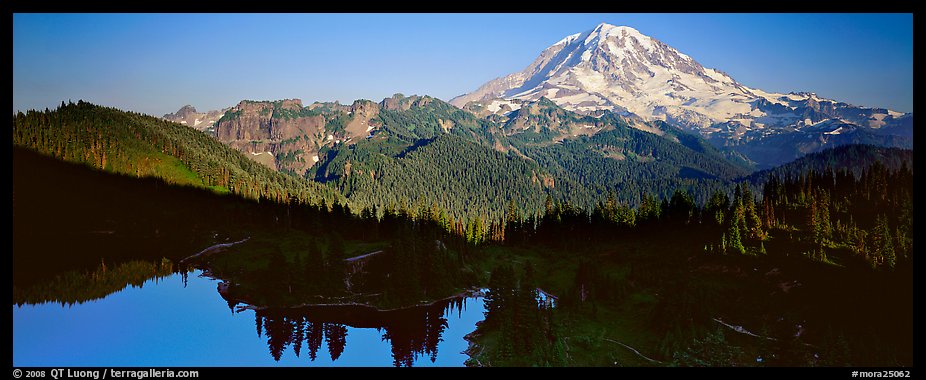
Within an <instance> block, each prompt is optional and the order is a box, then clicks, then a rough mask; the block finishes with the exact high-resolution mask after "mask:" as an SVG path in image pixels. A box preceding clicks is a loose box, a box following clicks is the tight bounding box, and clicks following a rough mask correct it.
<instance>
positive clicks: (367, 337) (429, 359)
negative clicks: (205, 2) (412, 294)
mask: <svg viewBox="0 0 926 380" xmlns="http://www.w3.org/2000/svg"><path fill="white" fill-rule="evenodd" d="M200 274H201V272H200V271H198V270H197V271H194V272H191V273H190V274H189V276H188V277H187V276H184V275H181V274H172V275H168V276H166V277H160V278H154V279H150V280H148V281H146V282H144V283H143V284H142V285H141V286H140V287H134V286H130V287H126V288H124V289H122V290H119V291H116V292H114V293H112V294H109V295H107V296H105V297H103V298H100V299H96V300H92V301H87V302H83V303H79V304H70V305H62V304H60V303H54V302H46V303H40V304H28V303H27V304H24V305H21V306H17V305H13V365H14V366H146V365H153V366H254V365H258V366H262V365H284V366H329V365H334V366H393V365H395V366H435V365H436V366H462V365H463V362H464V361H465V360H466V359H467V356H466V355H465V354H463V353H462V352H463V351H464V350H465V349H466V347H467V342H466V341H465V340H464V339H463V337H464V336H465V335H466V334H468V333H470V332H472V331H473V330H475V324H476V322H478V321H480V320H481V319H482V317H483V312H484V310H485V309H484V304H483V300H482V298H481V297H469V298H464V297H460V298H455V299H449V300H445V301H440V302H437V303H435V304H432V305H430V306H422V307H414V308H407V309H401V310H392V311H377V310H375V309H370V308H365V307H360V306H337V307H332V306H327V307H304V308H299V309H263V310H256V311H255V310H251V309H246V308H241V307H235V308H233V310H237V312H232V313H230V312H229V304H228V302H227V301H226V300H224V299H223V298H222V297H220V295H219V294H218V293H217V291H216V289H217V284H218V282H217V281H216V280H213V279H210V278H207V277H202V276H200ZM185 277H186V278H185ZM255 325H256V326H255ZM255 327H256V330H257V331H256V334H255ZM268 351H269V352H268Z"/></svg>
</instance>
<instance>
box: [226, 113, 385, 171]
mask: <svg viewBox="0 0 926 380" xmlns="http://www.w3.org/2000/svg"><path fill="white" fill-rule="evenodd" d="M379 110H380V107H379V105H378V104H376V103H373V102H370V101H356V102H354V103H353V104H352V105H350V106H345V105H340V104H337V103H314V104H312V105H310V106H308V107H304V106H303V104H302V101H301V100H299V99H285V100H279V101H250V100H244V101H241V102H240V103H238V105H236V106H235V107H233V108H231V109H230V110H229V111H228V112H226V114H225V115H224V116H223V117H222V118H221V119H220V120H219V121H218V122H217V123H216V126H215V137H216V138H217V139H218V140H219V141H222V142H224V143H226V144H228V145H230V146H232V147H234V148H236V149H238V150H240V151H242V152H244V153H248V156H249V157H251V158H253V159H255V160H256V161H258V162H260V163H262V164H264V165H267V166H269V167H273V168H276V169H280V170H286V171H292V172H294V173H296V174H298V175H303V174H304V173H305V171H306V170H307V169H309V168H311V167H312V166H313V165H314V164H315V163H316V162H317V159H318V151H319V149H321V148H322V147H323V146H326V145H331V144H336V143H342V142H343V143H347V144H351V143H354V142H357V141H359V140H361V139H362V138H363V137H365V136H368V135H369V134H370V129H371V128H372V127H371V125H370V122H371V119H373V118H375V117H376V116H377V115H378V114H379ZM268 152H269V153H270V155H267V153H268ZM268 156H272V158H271V157H268Z"/></svg>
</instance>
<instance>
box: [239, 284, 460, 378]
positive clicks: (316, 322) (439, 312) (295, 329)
mask: <svg viewBox="0 0 926 380" xmlns="http://www.w3.org/2000/svg"><path fill="white" fill-rule="evenodd" d="M470 304H472V302H470ZM464 311H466V298H463V297H459V298H453V299H448V300H443V301H439V302H435V303H434V304H431V305H428V306H419V307H412V308H405V309H400V310H391V311H378V310H376V309H373V308H370V307H365V306H310V307H302V308H298V309H266V310H257V311H256V312H255V322H256V325H257V334H258V335H259V336H264V337H266V339H267V346H268V347H269V349H270V355H271V356H273V358H274V360H280V357H281V356H282V355H283V353H284V351H286V350H287V349H288V348H291V349H292V351H293V353H294V354H295V355H296V356H297V357H299V356H300V354H301V351H302V350H307V351H308V352H307V353H305V354H306V355H308V357H309V359H310V360H311V361H315V360H316V358H317V355H318V350H319V348H320V347H321V345H322V342H324V343H326V345H327V346H328V354H329V356H330V358H331V360H332V361H337V360H338V358H339V357H340V356H341V354H342V353H343V351H344V348H345V346H346V345H347V341H348V339H349V338H352V337H351V336H350V333H349V330H348V329H375V330H376V331H377V332H378V333H380V334H381V337H382V338H381V340H382V341H384V342H389V343H390V345H391V351H392V359H393V363H392V364H393V365H395V366H406V367H407V366H412V365H414V364H415V363H416V362H417V361H418V360H419V358H422V357H424V358H427V359H428V360H429V361H431V362H436V360H437V357H438V352H439V351H438V345H439V344H440V343H441V341H443V334H444V332H445V330H446V329H447V328H448V326H449V324H448V317H450V318H454V317H455V316H456V317H457V318H460V316H461V315H462V313H463V312H464Z"/></svg>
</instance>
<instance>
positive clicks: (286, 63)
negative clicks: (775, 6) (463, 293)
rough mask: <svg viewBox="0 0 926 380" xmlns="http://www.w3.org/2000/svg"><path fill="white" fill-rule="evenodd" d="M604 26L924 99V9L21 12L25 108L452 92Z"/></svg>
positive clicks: (807, 82) (733, 61)
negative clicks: (918, 23) (916, 25)
mask: <svg viewBox="0 0 926 380" xmlns="http://www.w3.org/2000/svg"><path fill="white" fill-rule="evenodd" d="M600 22H607V23H610V24H614V25H628V26H631V27H634V28H636V29H638V30H639V31H640V32H642V33H643V34H647V35H650V36H652V37H655V38H657V39H659V40H661V41H663V42H665V43H667V44H669V45H670V46H673V47H675V48H676V49H678V50H680V51H681V52H683V53H685V54H688V55H690V56H691V57H692V58H694V59H695V60H697V61H699V62H700V63H701V64H703V65H704V66H707V67H713V68H717V69H720V70H722V71H724V72H726V73H728V74H730V75H731V76H732V77H733V78H734V79H736V80H737V81H739V82H740V83H742V84H744V85H746V86H750V87H755V88H760V89H763V90H766V91H776V92H788V91H813V92H816V93H818V94H819V95H820V96H823V97H827V98H833V99H836V100H840V101H845V102H849V103H853V104H857V105H862V106H875V107H888V108H892V109H895V110H898V111H902V112H909V111H912V108H913V16H912V15H911V14H284V15H276V14H101V15H97V14H66V15H56V14H15V15H14V16H13V111H14V112H15V111H18V110H22V111H24V110H28V109H32V108H36V109H44V108H45V107H49V108H54V106H56V105H57V104H60V102H61V101H62V100H65V101H66V100H68V99H71V100H74V101H77V100H78V99H84V100H87V101H91V102H94V103H97V104H101V105H107V106H114V107H118V108H122V109H127V110H134V111H138V112H144V113H148V114H152V115H156V116H160V115H163V114H165V113H168V112H174V111H176V110H177V109H179V108H180V107H181V106H183V105H184V104H191V105H193V106H195V107H196V108H197V109H199V110H209V109H218V108H222V107H228V106H232V105H234V104H236V103H237V102H238V101H240V100H242V99H254V100H266V99H282V98H301V99H302V100H303V102H304V103H305V104H308V103H311V102H313V101H316V100H318V101H331V100H339V101H341V102H342V103H350V102H351V101H353V100H354V99H358V98H363V99H371V100H375V101H379V100H381V99H382V98H384V97H388V96H391V95H392V94H394V93H397V92H400V93H404V94H406V95H410V94H422V95H423V94H427V95H431V96H435V97H438V98H441V99H444V100H449V99H450V98H452V97H454V96H457V95H460V94H463V93H466V92H469V91H472V90H474V89H476V87H478V86H479V85H481V84H483V83H485V82H487V81H489V80H491V79H494V78H496V77H499V76H503V75H506V74H508V73H512V72H515V71H519V70H521V69H523V68H524V67H525V66H527V65H528V64H530V63H531V61H533V60H534V58H536V57H537V55H538V54H539V53H540V52H541V51H542V50H543V49H544V48H546V47H548V46H549V45H551V44H553V43H555V42H557V41H558V40H560V39H562V38H563V37H565V36H567V35H569V34H573V33H578V32H582V31H585V30H588V29H591V28H593V27H594V26H595V25H597V24H598V23H600Z"/></svg>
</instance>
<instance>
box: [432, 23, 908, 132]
mask: <svg viewBox="0 0 926 380" xmlns="http://www.w3.org/2000/svg"><path fill="white" fill-rule="evenodd" d="M541 97H546V98H548V99H550V100H552V101H553V102H555V103H556V104H558V105H560V106H561V107H563V108H565V109H568V110H572V111H576V112H580V113H585V114H592V115H596V114H600V113H601V112H604V111H612V112H620V113H632V114H635V115H637V116H639V117H641V118H643V119H645V120H664V121H666V122H669V123H672V124H675V125H678V126H680V127H682V128H685V129H688V130H690V131H694V132H697V133H700V134H701V135H702V136H704V137H705V138H708V139H709V140H711V141H713V142H714V143H715V144H718V145H741V144H745V143H748V142H749V141H752V140H756V139H763V138H765V137H768V136H771V135H776V134H781V133H793V132H798V131H802V130H804V129H808V128H810V129H811V130H815V129H813V128H814V127H818V128H817V129H819V128H823V127H826V126H828V125H840V124H850V125H854V126H859V127H863V128H865V129H866V130H870V131H871V132H872V133H875V134H881V135H884V134H891V135H903V134H908V135H909V134H912V132H909V131H912V124H913V120H912V118H913V116H912V114H910V113H907V114H904V113H900V112H895V111H892V110H888V109H884V108H866V107H858V106H854V105H850V104H847V103H843V102H838V101H834V100H830V99H825V98H821V97H819V96H817V95H816V94H814V93H806V92H803V93H788V94H780V93H770V92H765V91H762V90H759V89H754V88H750V87H747V86H744V85H742V84H740V83H739V82H737V81H736V80H734V79H733V78H731V77H730V76H729V75H727V74H725V73H724V72H722V71H720V70H717V69H712V68H706V67H704V66H702V65H701V64H700V63H698V62H697V61H695V60H694V59H692V58H691V57H690V56H688V55H685V54H683V53H681V52H679V51H678V50H676V49H674V48H672V47H671V46H668V45H666V44H665V43H663V42H661V41H659V40H657V39H655V38H652V37H649V36H646V35H644V34H642V33H640V32H639V31H637V30H636V29H633V28H631V27H627V26H614V25H609V24H605V23H602V24H599V25H598V26H596V27H595V28H594V29H592V30H589V31H586V32H584V33H578V34H573V35H571V36H568V37H566V38H564V39H562V40H561V41H559V42H557V43H555V44H553V45H552V46H550V47H549V48H547V49H545V50H544V51H543V52H542V53H540V56H539V57H537V59H536V60H534V62H533V63H531V64H530V65H529V66H527V68H525V69H524V70H522V71H520V72H517V73H514V74H510V75H507V76H505V77H502V78H497V79H495V80H492V81H490V82H488V83H486V84H484V85H483V86H481V87H479V88H478V89H477V90H476V91H474V92H472V93H469V94H465V95H461V96H458V97H456V98H454V99H452V100H451V101H450V102H451V104H453V105H455V106H457V107H460V108H463V107H465V106H467V105H470V106H471V107H467V108H473V107H472V106H473V105H476V106H478V108H480V109H485V110H488V111H490V112H493V113H499V114H501V113H507V112H512V111H513V110H515V109H517V107H519V104H520V103H521V102H523V101H536V100H538V99H540V98H541ZM821 123H823V124H821ZM878 130H881V131H880V132H881V133H878ZM827 132H832V133H839V132H838V131H836V130H835V129H834V130H832V131H827Z"/></svg>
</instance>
